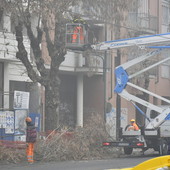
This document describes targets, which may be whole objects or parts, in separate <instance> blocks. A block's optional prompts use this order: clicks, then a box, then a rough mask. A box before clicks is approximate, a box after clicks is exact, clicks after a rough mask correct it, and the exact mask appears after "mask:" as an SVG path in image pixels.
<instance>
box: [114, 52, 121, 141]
mask: <svg viewBox="0 0 170 170" xmlns="http://www.w3.org/2000/svg"><path fill="white" fill-rule="evenodd" d="M120 64H121V54H120V50H119V49H118V50H117V57H115V67H117V66H119V65H120ZM120 117H121V97H120V96H119V95H118V94H117V96H116V140H119V138H120V134H119V133H120Z"/></svg>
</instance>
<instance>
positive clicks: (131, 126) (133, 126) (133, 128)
mask: <svg viewBox="0 0 170 170" xmlns="http://www.w3.org/2000/svg"><path fill="white" fill-rule="evenodd" d="M128 130H135V131H138V130H139V127H138V125H137V124H136V122H135V119H131V120H130V126H129V127H128Z"/></svg>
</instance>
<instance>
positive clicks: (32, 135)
mask: <svg viewBox="0 0 170 170" xmlns="http://www.w3.org/2000/svg"><path fill="white" fill-rule="evenodd" d="M25 121H26V125H27V128H26V143H27V149H26V154H27V161H28V163H31V164H32V163H33V162H34V159H33V156H34V144H35V142H36V138H37V132H36V128H35V126H34V125H33V123H32V119H31V118H30V117H27V118H26V119H25Z"/></svg>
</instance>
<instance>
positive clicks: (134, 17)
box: [128, 12, 158, 33]
mask: <svg viewBox="0 0 170 170" xmlns="http://www.w3.org/2000/svg"><path fill="white" fill-rule="evenodd" d="M128 21H129V22H128V23H129V26H130V27H132V28H135V29H139V30H141V31H146V32H150V31H151V32H155V33H156V32H157V29H158V28H157V24H158V17H156V16H152V15H149V14H147V13H134V12H130V13H129V16H128Z"/></svg>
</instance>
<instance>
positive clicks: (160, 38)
mask: <svg viewBox="0 0 170 170" xmlns="http://www.w3.org/2000/svg"><path fill="white" fill-rule="evenodd" d="M163 43H164V46H162V44H163ZM168 43H169V44H170V33H166V34H157V35H150V36H143V37H136V38H131V39H121V40H115V41H105V42H103V43H100V44H97V45H93V46H92V48H93V49H95V50H100V51H101V50H110V49H117V48H122V47H130V46H140V45H145V46H146V45H151V44H152V45H154V46H149V48H158V49H156V50H154V51H152V52H149V53H147V54H146V55H142V56H140V57H137V58H135V59H133V60H131V61H128V62H126V63H124V64H122V65H120V66H118V67H117V68H116V70H115V76H116V87H115V89H114V91H115V92H116V93H118V94H119V95H120V96H121V97H123V98H125V99H126V100H128V101H131V102H132V103H133V104H134V102H137V103H140V104H142V105H143V106H145V107H148V108H150V109H152V110H155V111H157V112H158V113H160V114H159V115H158V116H157V117H156V118H155V119H154V120H153V121H151V122H149V124H148V125H147V126H146V129H155V128H157V127H159V126H160V125H161V124H162V123H163V122H164V121H165V120H166V117H167V116H168V115H169V113H170V108H168V109H163V108H161V107H159V106H156V105H154V104H151V103H149V102H147V101H145V100H142V99H140V98H138V97H136V96H134V95H132V94H129V93H128V92H127V91H126V90H125V88H126V86H127V85H128V86H131V87H132V88H135V89H137V90H140V91H142V92H145V93H147V94H149V95H151V96H154V97H155V98H158V99H160V100H163V101H165V102H167V103H169V104H170V100H167V99H166V98H163V97H161V96H159V95H157V94H154V93H152V92H150V91H148V90H146V89H143V88H141V87H139V86H137V85H135V84H132V83H130V82H129V80H130V79H132V78H133V77H135V76H138V75H139V74H142V73H144V72H145V71H148V70H149V69H151V68H153V67H156V66H158V65H160V64H162V63H164V62H166V61H168V60H170V57H168V58H165V59H163V60H161V61H159V62H157V63H155V64H153V65H150V66H149V67H147V68H144V69H143V70H140V71H138V72H135V73H134V74H132V75H128V73H127V71H126V70H127V69H128V68H130V67H131V66H134V65H135V64H138V63H140V62H142V61H144V60H146V59H148V58H150V57H152V56H154V55H157V54H159V53H161V52H162V50H164V49H166V48H170V46H169V45H168ZM155 45H157V46H155ZM158 45H159V46H158ZM160 45H161V46H160ZM139 111H140V110H139Z"/></svg>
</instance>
